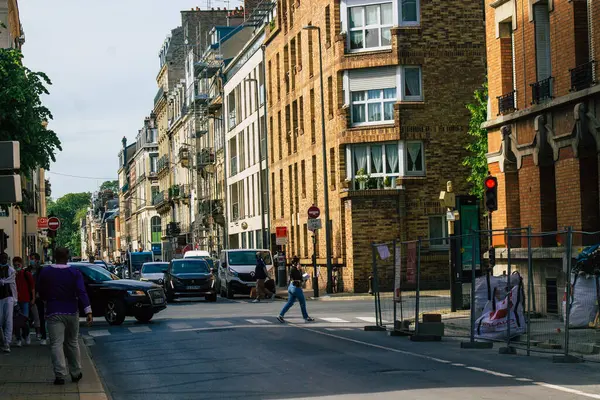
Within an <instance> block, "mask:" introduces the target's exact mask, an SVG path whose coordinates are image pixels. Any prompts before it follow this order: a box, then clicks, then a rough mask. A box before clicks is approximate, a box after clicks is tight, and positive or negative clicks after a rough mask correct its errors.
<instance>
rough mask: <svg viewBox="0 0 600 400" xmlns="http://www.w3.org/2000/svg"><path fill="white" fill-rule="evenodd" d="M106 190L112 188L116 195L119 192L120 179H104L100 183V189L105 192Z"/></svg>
mask: <svg viewBox="0 0 600 400" xmlns="http://www.w3.org/2000/svg"><path fill="white" fill-rule="evenodd" d="M105 190H110V191H112V192H113V193H114V194H115V195H117V194H119V181H104V182H103V183H102V185H100V191H101V192H103V191H105Z"/></svg>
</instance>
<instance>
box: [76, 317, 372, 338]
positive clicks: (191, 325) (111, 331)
mask: <svg viewBox="0 0 600 400" xmlns="http://www.w3.org/2000/svg"><path fill="white" fill-rule="evenodd" d="M285 320H286V322H287V324H304V323H305V321H304V319H302V318H296V317H290V318H286V319H285ZM374 321H375V318H372V317H366V316H365V317H354V316H353V317H344V318H339V317H319V316H316V317H315V321H314V322H313V323H311V326H313V327H316V328H324V329H325V330H327V331H349V330H357V329H360V330H362V328H363V325H364V323H365V322H369V323H371V322H374ZM278 326H285V324H284V325H282V324H281V323H279V321H277V319H276V318H274V317H265V318H247V319H246V318H227V319H225V318H223V319H215V318H213V319H194V320H186V321H185V322H183V321H181V322H178V321H163V320H156V321H153V322H152V323H150V324H147V325H141V324H138V323H132V322H130V321H127V322H125V323H124V324H123V325H121V326H106V325H101V326H99V327H91V328H86V327H82V328H81V331H82V334H83V335H88V336H91V337H92V338H94V339H98V338H106V337H110V336H114V335H127V334H144V333H158V332H190V331H197V330H215V329H227V328H253V327H254V328H268V327H278Z"/></svg>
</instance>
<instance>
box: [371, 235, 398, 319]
mask: <svg viewBox="0 0 600 400" xmlns="http://www.w3.org/2000/svg"><path fill="white" fill-rule="evenodd" d="M395 248H396V242H387V243H374V244H373V245H372V246H371V251H372V258H373V270H372V274H371V277H370V281H371V290H372V292H373V296H374V302H375V321H374V322H375V324H376V325H377V326H379V327H381V328H388V327H393V324H394V321H395V304H394V284H395V272H396V253H397V252H396V250H395Z"/></svg>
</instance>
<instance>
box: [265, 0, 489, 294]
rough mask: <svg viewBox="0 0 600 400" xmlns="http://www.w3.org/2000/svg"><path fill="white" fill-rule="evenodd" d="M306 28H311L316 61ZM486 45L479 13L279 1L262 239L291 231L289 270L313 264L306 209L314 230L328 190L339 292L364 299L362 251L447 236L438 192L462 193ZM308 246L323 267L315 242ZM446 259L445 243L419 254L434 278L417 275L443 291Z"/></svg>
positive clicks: (435, 0)
mask: <svg viewBox="0 0 600 400" xmlns="http://www.w3.org/2000/svg"><path fill="white" fill-rule="evenodd" d="M307 25H313V26H315V27H318V28H320V40H321V43H320V44H321V47H322V54H319V42H318V40H319V35H318V32H317V31H316V30H306V29H303V27H305V26H307ZM484 43H485V37H484V22H483V10H482V5H481V4H480V3H479V2H454V3H453V4H452V6H451V7H450V6H449V5H448V2H445V1H442V0H431V1H422V0H392V1H384V0H381V1H369V2H365V1H358V0H327V1H324V0H302V1H300V2H299V1H294V0H279V1H278V2H277V18H276V20H275V21H274V22H273V23H271V24H269V25H268V28H267V33H266V39H265V45H266V56H265V62H266V67H267V78H266V85H267V108H268V110H267V116H268V117H267V118H268V121H267V125H268V126H269V128H270V129H269V144H268V145H269V152H268V153H269V163H270V166H269V169H270V177H269V178H270V189H269V190H270V198H271V204H270V206H271V227H272V231H271V232H272V233H274V232H275V229H276V228H277V227H286V228H287V232H288V245H287V246H286V248H285V251H286V254H287V256H288V257H291V256H292V255H294V254H295V255H298V256H299V257H300V258H301V263H304V264H308V263H310V262H311V260H310V257H311V255H312V240H311V233H310V232H309V231H308V229H307V209H308V207H309V206H311V205H313V204H314V205H317V206H319V207H320V208H321V216H322V218H323V216H324V213H323V210H324V191H325V190H327V191H328V192H329V207H330V221H329V223H330V227H331V231H332V236H331V240H330V244H331V246H332V262H333V264H334V265H338V266H341V267H342V271H343V273H342V279H343V288H342V289H343V290H345V291H355V292H364V291H366V290H367V288H368V276H369V274H370V271H371V243H372V242H385V241H391V240H392V239H403V240H406V239H416V238H418V237H419V236H422V237H439V236H441V235H443V234H445V233H446V222H445V217H444V209H443V208H442V207H441V206H440V203H439V200H438V198H439V192H440V190H444V188H445V184H446V181H448V180H452V181H453V182H454V186H455V191H456V192H458V193H466V190H467V185H466V179H465V178H466V176H467V174H468V171H467V170H466V168H465V167H462V165H461V161H462V160H463V158H464V156H465V155H466V152H465V150H464V147H465V144H466V143H467V140H468V137H467V133H466V132H467V126H468V122H469V113H468V111H467V110H466V108H465V104H466V103H468V102H470V101H471V99H472V94H473V91H474V90H475V89H477V88H478V87H480V86H481V84H482V83H483V82H484V80H485V49H484ZM320 60H322V63H323V75H322V76H321V75H320V72H319V62H320ZM321 79H322V82H323V87H324V98H323V102H321V100H322V99H321V94H320V82H321ZM321 104H323V105H324V114H325V132H326V167H327V174H328V180H329V186H328V187H324V185H323V181H324V176H323V162H324V160H323V156H322V144H323V143H322V140H321V132H322V130H321V121H322V119H321V110H322V106H321ZM323 227H325V223H324V224H323ZM316 240H317V262H318V264H319V265H320V266H323V265H324V264H325V263H326V258H325V256H326V240H325V232H324V230H321V231H318V233H317V235H316ZM447 253H448V247H447V243H444V242H432V243H431V246H428V247H427V248H425V249H424V250H423V253H422V260H423V261H431V263H430V264H431V265H434V266H435V267H432V268H431V269H430V271H425V272H424V273H430V274H432V275H437V276H439V277H440V278H439V279H440V281H444V280H445V279H447V275H448V273H447V262H448V261H447ZM321 275H322V276H323V275H324V272H322V274H321ZM320 284H321V285H324V284H325V282H324V279H321V280H320Z"/></svg>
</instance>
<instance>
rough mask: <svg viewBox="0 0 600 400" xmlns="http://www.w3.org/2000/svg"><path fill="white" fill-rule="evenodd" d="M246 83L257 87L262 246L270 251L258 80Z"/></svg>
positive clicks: (248, 79) (253, 79)
mask: <svg viewBox="0 0 600 400" xmlns="http://www.w3.org/2000/svg"><path fill="white" fill-rule="evenodd" d="M244 82H252V83H254V85H255V88H256V91H255V92H254V94H255V95H254V99H255V101H256V122H257V124H258V160H259V161H258V166H259V167H258V186H259V191H260V228H261V241H262V243H261V246H262V247H263V248H266V249H268V248H269V247H268V245H267V243H268V233H267V231H266V230H265V202H264V196H263V193H264V187H265V182H263V174H262V172H263V168H262V163H263V154H262V130H261V126H260V104H259V97H258V79H256V78H246V79H244ZM255 145H256V144H255ZM265 162H267V159H266V157H265Z"/></svg>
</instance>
